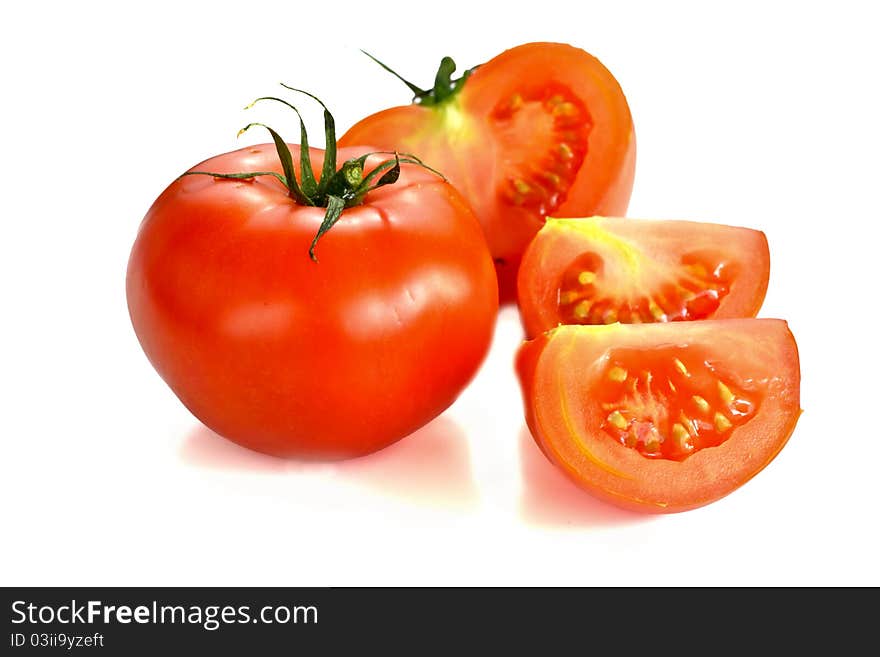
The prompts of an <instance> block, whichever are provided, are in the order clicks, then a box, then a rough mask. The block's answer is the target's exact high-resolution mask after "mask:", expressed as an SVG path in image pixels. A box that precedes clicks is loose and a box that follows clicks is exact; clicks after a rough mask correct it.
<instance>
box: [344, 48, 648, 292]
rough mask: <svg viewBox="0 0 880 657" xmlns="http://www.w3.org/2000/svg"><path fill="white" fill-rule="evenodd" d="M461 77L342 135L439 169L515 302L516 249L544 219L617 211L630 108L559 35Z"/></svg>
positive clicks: (589, 59)
mask: <svg viewBox="0 0 880 657" xmlns="http://www.w3.org/2000/svg"><path fill="white" fill-rule="evenodd" d="M449 61H451V60H449ZM442 70H443V69H442V65H441V71H442ZM453 70H454V65H453ZM440 77H441V75H440V74H439V73H438V79H439V78H440ZM457 82H458V83H459V84H457V85H456V86H455V88H454V90H453V91H451V92H447V95H446V96H444V97H443V99H442V100H439V101H436V102H432V96H430V93H432V92H433V90H432V92H425V94H427V95H423V96H421V97H419V96H417V97H416V101H417V102H416V103H414V104H412V105H408V106H403V107H394V108H390V109H386V110H384V111H380V112H377V113H376V114H373V115H371V116H368V117H366V118H364V119H363V120H361V121H360V122H358V123H357V124H356V125H354V126H353V127H352V128H350V129H349V130H348V132H346V133H345V134H344V135H343V137H342V139H341V140H340V143H341V144H344V145H350V146H351V145H357V144H374V145H377V146H380V147H383V148H387V149H399V150H401V151H405V152H412V153H415V154H416V155H418V156H420V157H421V158H422V159H423V160H424V161H425V162H426V163H428V164H429V165H431V166H432V167H434V168H436V169H438V170H440V171H441V172H442V173H443V174H444V175H445V176H446V177H447V178H448V179H449V180H450V181H451V182H452V183H453V184H454V185H455V186H456V187H457V188H458V189H459V191H461V192H462V193H463V194H464V196H465V197H466V198H467V200H468V201H469V202H470V204H471V206H472V207H473V209H474V211H475V212H476V215H477V217H478V218H479V220H480V222H481V224H482V226H483V229H484V231H485V234H486V238H487V240H488V243H489V248H490V250H491V252H492V256H493V257H494V259H495V264H496V267H497V270H498V277H499V283H500V287H501V297H502V300H504V301H512V300H513V299H514V298H515V289H516V271H517V269H518V267H519V262H520V258H521V256H522V253H523V250H524V249H525V247H526V245H527V244H528V242H529V240H531V239H532V237H533V236H534V235H535V233H537V231H538V230H539V229H540V228H541V226H542V225H543V221H544V217H546V216H548V215H555V216H588V215H594V214H604V215H620V216H622V215H623V214H625V212H626V209H627V206H628V204H629V198H630V194H631V192H632V186H633V177H634V174H635V154H636V147H635V132H634V128H633V121H632V116H631V114H630V110H629V106H628V104H627V101H626V98H625V96H624V94H623V91H622V90H621V88H620V85H619V84H618V82H617V80H616V79H615V78H614V76H613V75H612V74H611V72H610V71H609V70H608V69H607V68H606V67H605V66H604V65H603V64H602V63H601V62H600V61H599V60H598V59H596V58H595V57H593V56H592V55H590V54H588V53H587V52H585V51H583V50H581V49H579V48H575V47H572V46H569V45H565V44H560V43H528V44H524V45H520V46H517V47H515V48H511V49H510V50H507V51H505V52H503V53H501V54H500V55H498V56H497V57H495V58H493V59H491V60H490V61H488V62H486V63H485V64H482V65H481V66H479V67H477V68H476V69H475V70H474V71H473V73H472V74H471V75H470V76H469V77H467V78H466V79H465V80H461V81H457ZM447 83H448V74H447Z"/></svg>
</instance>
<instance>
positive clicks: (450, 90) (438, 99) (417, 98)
mask: <svg viewBox="0 0 880 657" xmlns="http://www.w3.org/2000/svg"><path fill="white" fill-rule="evenodd" d="M361 52H362V53H364V54H365V55H366V56H367V57H369V58H370V59H372V60H373V61H374V62H376V63H377V64H378V65H379V66H381V67H382V68H384V69H385V70H386V71H388V72H389V73H391V75H393V76H394V77H396V78H397V79H398V80H400V81H401V82H403V83H404V84H405V85H406V86H407V87H409V90H410V91H412V92H413V103H415V104H416V105H424V106H426V107H434V106H437V105H441V104H442V103H444V102H446V101H448V100H450V99H451V98H454V97H455V95H456V94H458V93H459V92H460V91H461V90H462V89H463V88H464V83H465V82H467V79H468V78H469V77H470V75H471V73H473V72H474V71H475V70H476V69H477V67H476V66H474V67H473V68H469V69H468V70H466V71H465V72H464V73H462V75H461V77H459V78H456V79H453V78H452V74H453V73H455V62H454V61H453V59H452V57H444V58H443V59H441V60H440V66H439V67H438V68H437V74H436V75H435V76H434V86H433V87H432V88H431V89H422V88H421V87H417V86H416V85H414V84H413V83H412V82H410V81H409V80H407V79H406V78H404V77H403V76H402V75H400V74H399V73H398V72H397V71H395V70H394V69H392V68H391V67H389V66H388V65H387V64H384V63H382V62H380V61H379V60H378V59H376V58H375V57H373V56H372V55H371V54H370V53H368V52H367V51H366V50H361Z"/></svg>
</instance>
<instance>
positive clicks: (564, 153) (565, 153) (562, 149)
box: [558, 142, 574, 160]
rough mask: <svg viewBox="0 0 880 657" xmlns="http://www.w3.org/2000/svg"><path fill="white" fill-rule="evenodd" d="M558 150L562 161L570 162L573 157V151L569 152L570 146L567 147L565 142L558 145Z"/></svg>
mask: <svg viewBox="0 0 880 657" xmlns="http://www.w3.org/2000/svg"><path fill="white" fill-rule="evenodd" d="M558 148H559V155H560V156H561V157H562V159H563V160H570V159H572V158H573V157H574V151H573V150H571V146H569V145H568V144H566V143H565V142H562V143H561V144H559V147H558Z"/></svg>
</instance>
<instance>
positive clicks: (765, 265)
mask: <svg viewBox="0 0 880 657" xmlns="http://www.w3.org/2000/svg"><path fill="white" fill-rule="evenodd" d="M585 253H596V254H598V255H599V256H600V257H601V258H603V259H604V260H605V270H606V272H607V273H606V274H605V275H603V277H600V278H599V279H598V280H597V281H595V282H594V283H593V288H594V289H595V290H596V294H597V296H599V297H602V296H603V295H604V296H605V297H609V298H612V299H616V303H617V304H618V305H620V304H621V302H622V301H623V300H624V299H623V297H624V296H626V295H632V296H636V295H637V296H639V297H642V298H648V297H655V296H656V297H658V299H659V298H660V297H661V296H662V295H663V289H662V284H663V283H665V282H668V281H674V280H676V277H680V276H682V275H686V274H687V271H686V268H685V267H684V266H683V265H682V262H683V260H684V259H685V258H687V257H688V256H690V255H693V254H700V256H701V257H703V256H705V258H704V261H705V264H706V266H707V268H708V269H709V270H710V271H711V270H712V269H714V268H716V267H718V266H721V268H723V270H724V271H725V274H724V276H725V278H726V280H725V281H724V285H725V289H724V293H723V296H722V297H721V298H720V300H719V301H718V305H717V308H714V309H713V310H712V311H711V312H709V313H708V314H707V315H706V316H705V317H703V316H699V317H694V318H693V319H727V318H745V317H754V316H755V315H757V313H758V311H759V310H760V309H761V305H762V304H763V301H764V296H765V295H766V292H767V287H768V283H769V279H770V251H769V247H768V244H767V237H766V236H765V235H764V233H763V232H761V231H758V230H754V229H751V228H744V227H739V226H726V225H722V224H713V223H706V222H695V221H680V220H646V219H634V218H627V219H623V218H619V217H599V216H596V217H583V218H564V219H556V218H548V219H547V221H546V222H545V224H544V226H543V227H542V228H541V230H540V231H539V232H538V234H537V235H536V236H535V238H534V239H533V240H532V241H531V243H530V244H529V246H528V247H527V249H526V251H525V253H524V255H523V261H522V267H521V268H520V270H519V274H518V279H517V297H518V306H519V311H520V318H521V320H522V324H523V329H524V331H525V334H526V337H534V336H536V335H539V334H541V333H543V332H544V331H548V330H550V329H552V328H554V327H555V326H557V325H559V324H569V323H594V324H595V323H603V322H602V321H601V319H598V320H597V319H595V318H590V319H585V320H584V321H582V322H579V321H575V319H574V318H573V317H571V316H570V315H569V316H566V315H564V314H563V313H562V311H561V307H560V301H559V299H560V295H561V287H562V281H563V279H564V275H565V272H566V270H567V268H569V267H570V265H571V263H573V262H575V261H576V260H577V258H578V257H579V256H582V255H583V254H585ZM615 274H616V276H615ZM660 303H663V301H660ZM645 315H646V316H643V317H641V318H640V319H639V321H642V322H645V321H657V320H656V319H655V318H652V317H651V316H650V315H648V314H647V313H645ZM615 319H616V317H615ZM676 319H679V318H677V317H676ZM685 319H692V318H690V317H685ZM620 321H622V322H623V323H629V320H627V319H625V318H624V319H621V320H620ZM662 321H667V320H665V319H664V320H662Z"/></svg>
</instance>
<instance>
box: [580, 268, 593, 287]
mask: <svg viewBox="0 0 880 657" xmlns="http://www.w3.org/2000/svg"><path fill="white" fill-rule="evenodd" d="M595 280H596V272H593V271H582V272H581V273H580V274H578V283H580V284H581V285H590V284H591V283H592V282H593V281H595Z"/></svg>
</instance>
